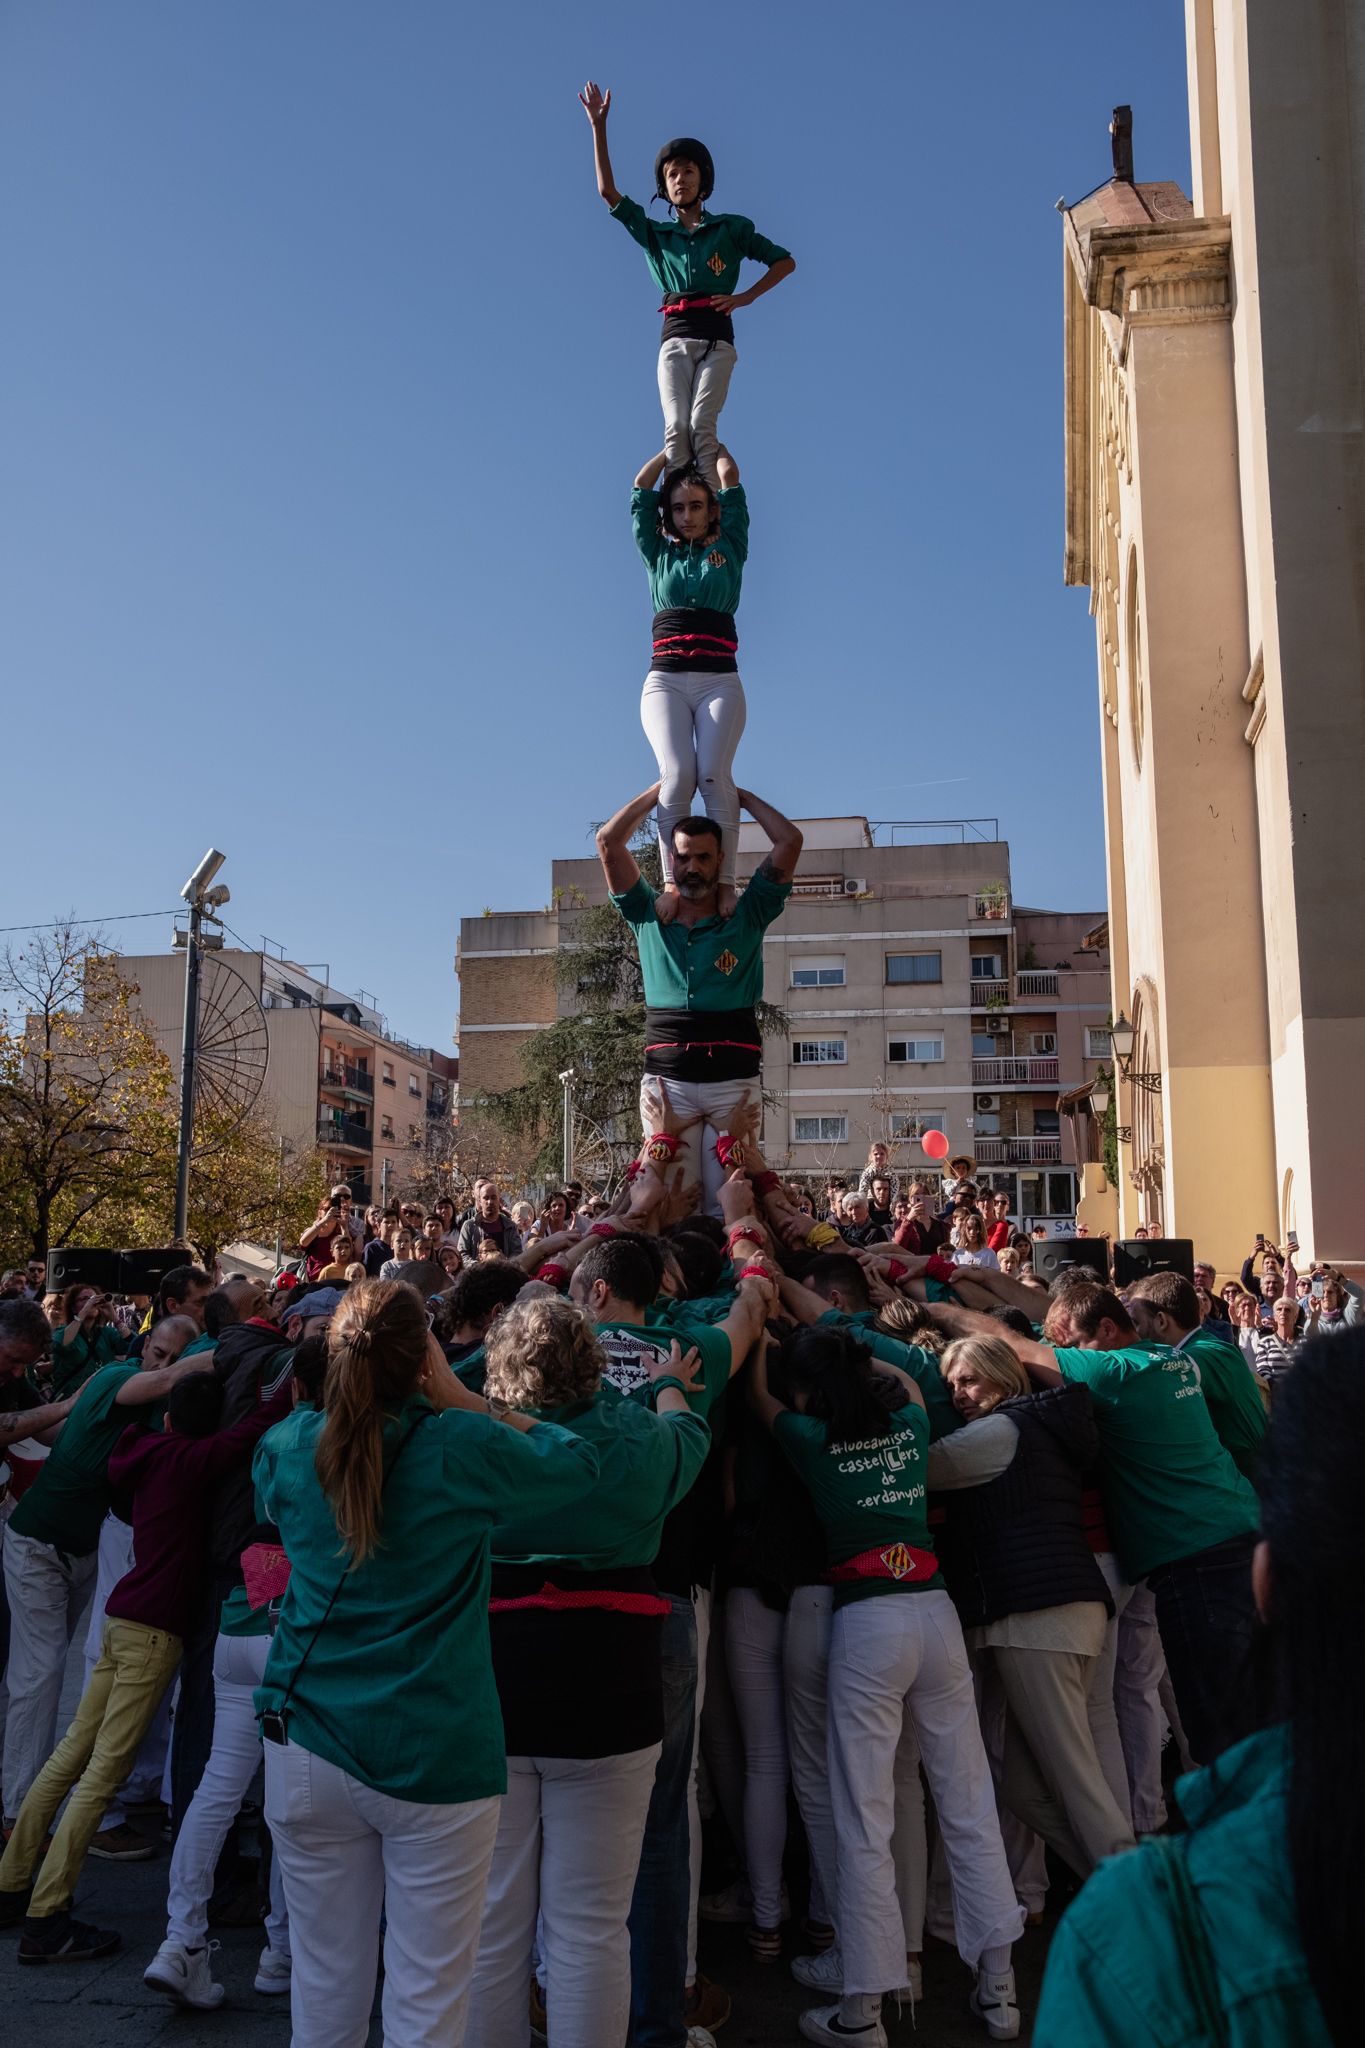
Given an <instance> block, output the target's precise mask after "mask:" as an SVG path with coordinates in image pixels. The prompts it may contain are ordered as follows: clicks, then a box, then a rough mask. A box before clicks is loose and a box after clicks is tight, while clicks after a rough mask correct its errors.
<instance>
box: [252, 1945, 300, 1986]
mask: <svg viewBox="0 0 1365 2048" xmlns="http://www.w3.org/2000/svg"><path fill="white" fill-rule="evenodd" d="M293 1977H294V1962H293V1958H292V1956H290V1955H288V1954H287V1953H286V1951H285V1950H284V1949H282V1948H263V1949H262V1950H261V1959H260V1961H259V1962H258V1963H257V1965H256V1989H257V1990H258V1991H264V1992H265V1993H266V1995H267V1996H268V1997H274V1996H276V1995H277V1994H278V1993H279V1992H281V1991H287V1990H288V1989H289V1986H290V1984H291V1983H292V1982H293Z"/></svg>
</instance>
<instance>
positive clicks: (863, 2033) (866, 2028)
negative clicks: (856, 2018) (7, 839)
mask: <svg viewBox="0 0 1365 2048" xmlns="http://www.w3.org/2000/svg"><path fill="white" fill-rule="evenodd" d="M796 2024H797V2026H798V2027H799V2028H800V2029H801V2038H802V2040H803V2041H823V2042H825V2043H826V2044H827V2048H832V2044H833V2043H835V2042H839V2041H844V2042H848V2041H854V2042H857V2044H858V2048H888V2043H887V2039H886V2028H885V2027H884V2026H883V2025H882V2023H881V2021H880V2020H866V2021H864V2023H863V2024H862V2025H861V2026H846V2025H845V2024H844V2022H843V2021H842V2020H841V2019H840V2017H839V2008H838V2006H837V2005H817V2006H816V2007H815V2009H814V2010H813V2011H812V2012H803V2013H802V2015H801V2017H800V2019H799V2020H798V2021H797V2023H796Z"/></svg>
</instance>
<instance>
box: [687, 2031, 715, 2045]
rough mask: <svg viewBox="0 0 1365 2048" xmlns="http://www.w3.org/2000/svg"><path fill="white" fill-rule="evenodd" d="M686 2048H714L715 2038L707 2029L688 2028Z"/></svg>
mask: <svg viewBox="0 0 1365 2048" xmlns="http://www.w3.org/2000/svg"><path fill="white" fill-rule="evenodd" d="M687 2048H716V2037H715V2035H714V2034H713V2033H712V2032H711V2029H710V2028H709V2027H689V2028H688V2030H687Z"/></svg>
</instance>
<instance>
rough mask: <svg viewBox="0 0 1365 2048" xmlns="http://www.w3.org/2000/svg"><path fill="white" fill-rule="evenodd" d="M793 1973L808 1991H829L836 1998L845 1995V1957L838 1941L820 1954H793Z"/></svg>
mask: <svg viewBox="0 0 1365 2048" xmlns="http://www.w3.org/2000/svg"><path fill="white" fill-rule="evenodd" d="M792 1975H793V1977H795V1979H796V1981H797V1983H798V1984H804V1985H805V1986H806V1989H807V1990H808V1991H828V1992H829V1993H830V1994H831V1996H833V1997H834V1998H842V1997H843V1995H844V1959H843V1956H842V1954H841V1953H840V1950H839V1946H838V1944H837V1942H836V1944H835V1946H834V1947H833V1948H827V1949H822V1950H821V1952H820V1954H819V1955H814V1956H793V1957H792Z"/></svg>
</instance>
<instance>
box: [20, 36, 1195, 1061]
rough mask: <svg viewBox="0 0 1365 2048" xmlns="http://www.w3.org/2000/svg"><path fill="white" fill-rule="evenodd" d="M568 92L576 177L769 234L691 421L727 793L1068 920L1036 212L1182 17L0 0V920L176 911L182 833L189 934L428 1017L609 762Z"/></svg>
mask: <svg viewBox="0 0 1365 2048" xmlns="http://www.w3.org/2000/svg"><path fill="white" fill-rule="evenodd" d="M588 75H591V76H593V77H595V78H597V79H599V80H600V81H602V82H603V83H604V84H609V85H611V86H612V88H613V92H614V99H613V110H612V125H611V140H612V150H613V158H614V163H615V168H616V174H617V181H618V183H619V184H620V186H621V188H622V189H623V190H625V191H628V192H631V193H633V194H635V195H636V196H637V197H639V198H640V199H641V200H642V201H643V200H646V199H647V198H648V196H649V186H648V179H649V172H650V167H651V165H652V162H653V156H654V152H655V150H656V148H657V147H658V145H659V143H660V142H661V141H663V140H664V138H665V137H666V136H668V135H671V134H675V133H678V132H683V133H693V134H699V135H700V136H701V137H702V138H703V139H704V140H705V141H706V142H707V143H708V144H709V146H710V148H711V150H712V153H713V155H714V157H715V160H716V165H717V188H716V197H715V202H714V204H715V205H716V207H717V209H718V210H731V211H735V212H741V213H746V214H748V215H750V216H751V217H752V218H753V219H754V220H755V221H756V222H757V223H758V225H759V227H760V228H761V229H762V230H763V231H764V232H765V233H766V234H768V235H770V236H771V237H772V238H773V239H774V240H776V241H779V242H782V243H784V244H785V245H786V246H787V247H789V248H790V249H791V250H792V251H793V253H794V254H795V256H796V257H797V261H798V266H799V267H798V270H797V273H796V275H795V276H794V277H793V278H792V279H791V280H790V281H789V282H787V283H786V284H784V285H783V286H781V287H780V289H779V290H778V291H777V292H776V293H774V294H772V295H771V296H769V297H767V298H765V299H763V300H761V301H760V302H759V304H758V305H757V306H755V307H753V308H751V309H749V310H748V311H745V312H742V313H741V314H740V315H739V316H738V334H737V339H738V342H739V348H740V360H739V366H738V368H737V370H736V373H735V379H734V382H733V384H732V386H731V396H730V400H729V403H728V405H727V407H726V411H725V414H724V430H725V434H726V438H727V440H728V441H729V443H730V445H731V446H732V447H733V449H734V451H735V453H736V455H737V457H738V459H739V461H740V464H741V467H742V470H743V474H744V481H745V484H746V486H747V488H748V492H749V497H750V505H751V514H752V520H753V533H752V543H751V553H750V558H749V564H748V568H747V571H746V576H745V588H744V601H743V606H742V609H741V613H740V634H741V642H742V650H741V667H742V671H743V674H744V678H745V685H746V690H747V694H748V700H749V725H748V731H747V733H746V736H745V739H744V742H743V745H742V747H741V751H740V756H739V768H740V776H739V779H740V780H741V781H742V782H744V783H747V784H748V785H749V786H750V787H751V788H754V789H756V790H758V791H759V792H760V793H761V794H763V795H765V796H768V797H770V798H771V799H772V800H773V801H774V802H776V803H778V804H779V805H780V806H781V807H782V808H783V809H785V810H787V811H789V812H791V813H794V814H799V813H814V812H834V813H839V812H846V811H856V812H866V813H867V814H868V815H870V816H873V817H879V818H896V817H900V818H910V817H948V816H957V815H971V816H980V815H986V816H998V817H999V819H1000V823H1001V829H1002V831H1003V832H1004V834H1005V835H1006V836H1007V837H1008V838H1009V839H1010V841H1011V843H1012V847H1013V857H1014V875H1015V884H1016V890H1017V893H1018V894H1019V895H1020V896H1021V898H1023V899H1025V900H1027V901H1031V902H1034V903H1040V904H1043V905H1046V906H1048V907H1054V908H1061V909H1076V908H1091V907H1097V906H1099V905H1100V904H1102V902H1103V871H1102V853H1103V839H1102V829H1101V821H1100V800H1099V769H1098V747H1097V710H1096V695H1095V682H1094V643H1093V630H1092V627H1091V623H1090V620H1089V618H1088V616H1087V612H1086V601H1085V596H1084V594H1083V593H1079V592H1075V591H1067V590H1065V589H1064V588H1063V587H1062V582H1061V564H1062V414H1061V374H1062V334H1061V308H1062V260H1063V259H1062V246H1061V229H1060V222H1059V220H1058V218H1057V215H1056V214H1055V213H1054V211H1053V202H1054V201H1055V200H1056V199H1057V198H1058V197H1059V196H1062V195H1065V197H1066V198H1067V199H1068V200H1075V199H1076V198H1078V197H1079V196H1080V195H1081V194H1082V193H1083V192H1085V191H1087V190H1088V189H1089V188H1090V187H1091V186H1093V185H1095V184H1097V183H1099V182H1100V181H1101V180H1102V179H1103V178H1104V177H1105V176H1106V175H1107V171H1108V163H1109V157H1108V138H1107V135H1106V132H1105V130H1106V124H1107V121H1108V117H1109V110H1110V108H1111V107H1112V106H1113V105H1114V104H1115V103H1116V102H1118V101H1121V100H1127V101H1130V102H1131V103H1132V105H1133V108H1134V120H1135V139H1136V161H1137V173H1138V176H1139V178H1158V177H1173V178H1176V179H1178V180H1179V181H1180V182H1181V184H1182V185H1184V186H1185V188H1186V189H1187V190H1188V186H1189V144H1188V135H1187V126H1186V103H1185V76H1184V31H1183V12H1182V8H1181V5H1180V4H1179V0H1148V4H1147V5H1146V6H1144V7H1143V8H1142V9H1140V10H1138V11H1136V12H1135V11H1134V10H1132V9H1130V8H1121V7H1118V6H1114V5H1108V6H1105V5H1094V4H1091V5H1088V6H1082V5H1080V4H1079V0H1043V4H1040V5H1037V6H1034V7H1030V8H1021V7H1019V6H1018V5H1017V4H1016V5H1005V4H1003V0H985V4H983V5H979V6H976V7H973V8H966V7H962V6H957V7H951V8H943V7H941V6H930V5H928V4H921V0H899V4H889V0H879V4H857V5H853V6H843V7H829V6H827V5H817V4H813V0H784V4H782V5H778V4H775V0H774V4H766V0H765V4H763V5H757V4H737V5H733V6H732V7H731V8H730V9H729V10H728V11H719V10H717V11H708V12H705V13H702V14H699V15H697V16H696V17H695V21H694V20H693V18H692V17H689V16H688V15H687V14H686V13H684V12H683V11H681V10H679V9H678V8H676V7H668V6H663V5H659V4H658V0H610V4H603V0H594V4H590V5H582V6H575V7H565V6H563V5H560V4H551V0H535V4H529V5H526V4H524V5H522V6H519V7H509V6H504V7H501V8H497V9H482V8H478V9H476V8H472V7H463V6H457V5H455V4H436V0H394V4H391V5H387V6H385V5H379V4H376V0H278V4H266V0H254V4H251V0H231V4H230V0H196V4H191V5H184V4H180V0H157V4H153V0H120V4H119V5H118V6H110V5H108V4H107V0H64V4H62V5H60V6H57V5H53V4H51V0H7V4H6V6H5V8H4V10H3V13H0V189H3V191H4V193H5V195H6V203H5V207H4V213H3V220H2V221H0V261H2V262H3V274H4V277H5V282H6V300H7V308H8V310H7V318H6V334H5V368H4V372H3V375H0V446H3V449H4V483H3V486H0V664H2V665H3V673H4V678H5V685H6V687H5V703H6V723H7V736H8V739H9V743H10V744H9V761H8V766H9V773H8V775H7V777H6V810H7V821H6V822H7V828H8V829H7V833H6V837H7V839H8V842H9V847H10V855H9V859H8V860H7V861H6V863H5V870H4V876H3V880H2V881H0V924H5V925H10V924H13V923H17V922H19V921H20V920H25V919H41V918H48V917H52V916H54V915H57V914H60V913H63V912H65V911H67V910H75V911H76V912H77V914H78V915H81V916H105V915H109V914H112V913H114V912H119V911H138V910H154V909H157V908H159V907H160V906H169V905H171V904H172V903H174V901H175V899H176V894H177V891H178V889H179V885H180V883H181V881H182V880H183V879H184V877H185V876H186V875H187V874H188V873H189V871H190V869H191V868H192V867H193V866H194V864H195V862H196V861H197V859H198V858H199V855H200V853H201V852H202V851H203V849H204V847H205V846H206V845H208V844H209V843H210V842H211V841H212V842H214V843H216V844H217V845H219V846H221V847H222V848H224V849H225V850H226V852H227V853H228V855H229V864H228V867H227V868H226V869H225V871H224V877H223V878H224V879H225V880H227V881H229V882H230V884H231V887H232V896H233V901H232V905H231V907H230V908H229V910H228V913H227V914H228V916H229V918H230V919H231V920H232V923H233V925H234V927H235V929H236V930H237V931H239V932H241V933H242V934H243V935H244V936H246V937H247V938H248V939H250V940H251V941H253V942H255V941H256V940H257V939H258V938H259V936H260V934H262V933H266V934H268V935H269V936H270V937H272V938H274V939H277V940H280V941H281V942H283V943H284V944H285V946H286V947H287V948H288V950H289V951H290V952H291V953H292V954H293V955H294V957H296V958H299V959H303V960H308V961H328V962H330V964H331V968H332V974H333V978H334V980H336V981H338V982H339V983H341V984H342V985H344V986H348V987H359V986H364V987H365V988H367V989H369V990H371V991H373V992H374V993H375V995H376V996H377V997H378V999H379V1002H380V1005H381V1007H382V1008H383V1009H385V1010H386V1012H387V1013H388V1016H389V1018H390V1021H391V1023H392V1025H393V1026H394V1028H395V1029H397V1030H398V1031H400V1032H402V1033H403V1034H405V1035H406V1036H409V1037H412V1038H417V1039H425V1040H428V1041H430V1042H432V1043H434V1044H436V1045H438V1046H443V1047H444V1046H448V1044H449V1041H450V1033H451V1027H452V1019H453V1016H454V1013H455V1010H456V1007H457V992H456V985H455V982H454V979H453V975H452V971H451V963H452V957H453V953H454V946H455V937H456V932H457V929H458V920H459V918H460V916H461V915H471V914H474V915H476V914H477V913H478V912H479V911H480V910H481V909H483V908H484V906H485V905H488V906H492V907H494V908H497V909H508V908H521V907H529V906H533V905H535V904H539V903H542V902H544V900H545V898H546V895H547V893H548V888H549V863H550V860H551V858H552V857H553V856H555V855H572V854H576V853H583V852H586V851H587V850H588V847H589V840H588V830H589V827H590V825H591V823H592V822H593V821H594V820H596V819H599V818H601V817H603V816H604V815H606V814H607V813H608V812H609V811H611V810H612V809H613V808H614V807H615V805H616V804H617V803H618V802H620V801H622V800H623V799H624V798H626V797H627V796H630V795H632V794H633V793H634V792H635V791H636V790H638V789H641V788H643V787H644V786H645V784H646V783H648V782H649V781H650V780H652V778H653V760H652V756H651V755H650V753H649V751H648V749H647V747H646V745H645V741H644V738H643V735H642V733H641V731H640V728H639V721H638V701H639V690H640V683H641V680H642V677H643V674H644V671H645V668H646V666H647V656H648V646H649V598H648V591H647V587H646V584H645V578H644V573H643V569H642V566H641V564H640V562H639V560H638V558H637V557H636V555H635V553H634V549H633V547H632V544H631V539H630V531H629V524H628V519H627V499H628V489H629V484H630V480H631V477H632V476H633V474H634V472H635V470H636V468H637V467H638V466H639V464H640V463H641V462H642V461H643V460H644V459H645V457H646V456H648V455H649V454H650V453H651V452H652V451H653V450H654V449H655V448H657V447H658V445H659V442H660V438H661V436H660V426H659V415H658V401H657V394H656V391H655V385H654V360H655V354H656V350H657V335H658V321H657V318H656V316H655V311H654V309H655V306H656V305H657V302H658V301H657V294H656V292H655V289H654V287H653V285H652V284H651V281H650V278H649V276H648V273H647V271H646V269H645V267H644V262H643V259H642V257H641V254H640V252H639V251H638V250H637V249H636V247H635V246H634V244H632V243H631V242H630V241H629V239H628V238H627V237H626V235H625V234H624V233H623V232H622V231H621V229H620V228H618V227H616V226H615V225H614V224H613V222H612V221H611V220H610V219H609V218H608V215H607V211H606V208H605V207H603V206H602V204H601V202H600V201H599V199H598V198H597V195H596V191H595V188H594V185H593V180H592V170H591V149H590V135H589V130H588V125H587V122H586V120H585V119H584V117H583V114H582V112H581V110H580V109H579V107H578V104H577V101H576V99H575V92H576V89H577V87H578V85H579V84H580V83H581V82H582V80H583V78H584V77H586V76H588ZM754 274H756V273H754ZM747 281H749V280H748V279H747V278H746V282H747ZM110 932H111V935H118V936H120V937H121V938H125V939H129V940H131V943H132V944H133V945H135V946H139V947H141V946H144V945H145V946H149V947H150V946H153V945H156V944H159V943H160V941H161V939H162V938H163V937H164V938H165V939H166V942H167V943H169V931H168V927H163V926H161V925H158V924H157V923H155V922H153V923H149V924H140V925H131V926H111V927H110Z"/></svg>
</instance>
